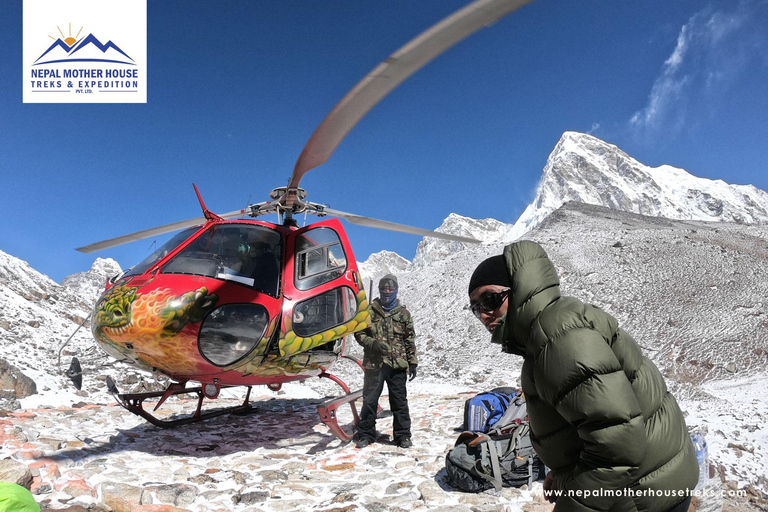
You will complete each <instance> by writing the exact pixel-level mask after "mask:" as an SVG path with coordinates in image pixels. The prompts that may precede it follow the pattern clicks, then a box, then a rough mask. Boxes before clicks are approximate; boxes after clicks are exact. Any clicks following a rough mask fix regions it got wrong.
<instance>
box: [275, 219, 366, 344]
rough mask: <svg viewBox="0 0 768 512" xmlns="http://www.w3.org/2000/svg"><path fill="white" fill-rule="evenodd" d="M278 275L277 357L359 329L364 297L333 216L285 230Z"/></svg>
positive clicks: (363, 318)
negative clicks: (283, 254) (281, 292)
mask: <svg viewBox="0 0 768 512" xmlns="http://www.w3.org/2000/svg"><path fill="white" fill-rule="evenodd" d="M286 242H287V243H286V255H287V257H286V266H285V272H284V273H283V290H284V297H283V298H284V301H283V317H282V322H281V323H280V328H281V332H280V339H279V348H280V354H281V355H282V356H291V355H294V354H298V353H301V352H306V351H307V350H310V349H312V348H316V347H319V346H321V345H325V344H329V345H328V350H333V343H332V342H334V341H335V340H337V339H339V338H342V337H344V336H346V335H347V334H351V333H353V332H356V331H359V330H361V329H364V328H365V327H367V326H368V324H369V323H370V313H369V312H368V300H367V298H366V296H365V288H364V287H363V284H362V279H361V278H360V273H359V271H358V269H357V262H356V261H355V257H354V254H353V253H352V248H351V247H350V245H349V241H348V240H347V236H346V234H345V233H344V230H343V229H342V227H341V223H340V222H339V221H338V220H336V219H331V220H328V221H325V222H318V223H315V224H312V225H311V226H307V227H305V228H302V229H298V230H296V231H293V232H291V233H290V234H289V235H288V237H287V241H286Z"/></svg>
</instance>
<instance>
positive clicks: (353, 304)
mask: <svg viewBox="0 0 768 512" xmlns="http://www.w3.org/2000/svg"><path fill="white" fill-rule="evenodd" d="M356 314H357V301H356V300H355V292H353V291H352V288H349V287H347V286H342V287H340V288H334V289H333V290H328V291H327V292H324V293H321V294H320V295H317V296H315V297H312V298H310V299H307V300H305V301H303V302H299V303H298V304H296V306H295V307H294V308H293V330H294V331H295V332H296V334H297V335H299V336H305V337H306V336H314V335H315V334H318V333H321V332H323V331H327V330H329V329H332V328H334V327H336V326H337V325H341V324H343V323H345V322H348V321H350V320H352V319H353V318H354V317H355V315H356Z"/></svg>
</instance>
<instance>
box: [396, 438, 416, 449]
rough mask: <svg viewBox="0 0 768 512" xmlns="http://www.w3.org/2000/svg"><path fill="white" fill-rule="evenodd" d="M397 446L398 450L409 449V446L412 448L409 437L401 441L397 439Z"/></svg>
mask: <svg viewBox="0 0 768 512" xmlns="http://www.w3.org/2000/svg"><path fill="white" fill-rule="evenodd" d="M397 446H399V447H400V448H410V447H411V446H413V443H412V442H411V438H410V437H403V438H401V439H398V441H397Z"/></svg>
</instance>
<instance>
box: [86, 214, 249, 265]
mask: <svg viewBox="0 0 768 512" xmlns="http://www.w3.org/2000/svg"><path fill="white" fill-rule="evenodd" d="M244 214H245V210H236V211H234V212H229V213H224V214H222V215H219V217H221V218H222V219H234V218H236V217H239V216H241V215H244ZM206 222H208V220H207V219H206V218H205V217H197V218H194V219H188V220H182V221H180V222H174V223H172V224H166V225H164V226H159V227H156V228H151V229H145V230H144V231H137V232H136V233H131V234H129V235H123V236H118V237H116V238H110V239H109V240H103V241H101V242H96V243H94V244H91V245H86V246H84V247H78V248H77V249H76V250H78V251H80V252H84V253H86V254H89V253H92V252H96V251H100V250H102V249H109V248H110V247H116V246H118V245H122V244H127V243H128V242H134V241H136V240H141V239H143V238H149V237H151V236H156V235H162V234H164V233H170V232H171V231H178V230H180V229H184V228H189V227H192V226H197V225H203V224H205V223H206Z"/></svg>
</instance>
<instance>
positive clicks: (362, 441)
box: [355, 437, 371, 448]
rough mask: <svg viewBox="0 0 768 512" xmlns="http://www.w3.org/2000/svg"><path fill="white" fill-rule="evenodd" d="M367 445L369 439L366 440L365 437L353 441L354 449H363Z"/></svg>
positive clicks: (369, 442) (369, 441)
mask: <svg viewBox="0 0 768 512" xmlns="http://www.w3.org/2000/svg"><path fill="white" fill-rule="evenodd" d="M369 444H371V440H370V439H368V438H367V437H361V438H360V439H358V440H357V441H355V448H365V447H366V446H368V445H369Z"/></svg>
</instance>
